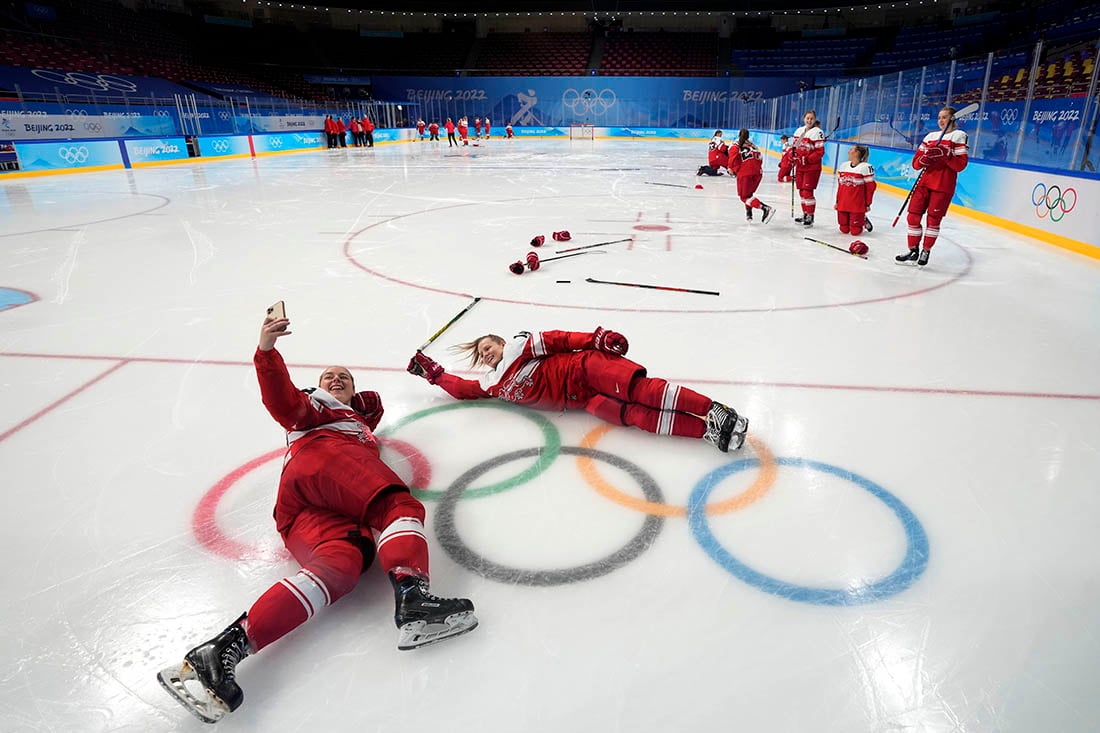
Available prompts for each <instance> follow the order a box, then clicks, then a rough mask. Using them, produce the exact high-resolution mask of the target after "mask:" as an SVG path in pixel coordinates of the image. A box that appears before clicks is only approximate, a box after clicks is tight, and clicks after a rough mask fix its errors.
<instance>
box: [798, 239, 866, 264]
mask: <svg viewBox="0 0 1100 733" xmlns="http://www.w3.org/2000/svg"><path fill="white" fill-rule="evenodd" d="M803 239H807V240H809V241H811V242H814V243H815V244H823V245H825V246H826V247H830V248H832V249H835V250H836V251H837V252H843V253H844V254H846V255H851V256H852V257H858V258H860V259H861V260H865V259H867V255H857V254H856V253H855V252H852V251H851V250H847V249H844V248H843V247H837V246H836V245H835V244H829V243H828V242H822V241H821V240H820V239H814V238H813V237H803Z"/></svg>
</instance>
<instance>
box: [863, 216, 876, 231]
mask: <svg viewBox="0 0 1100 733" xmlns="http://www.w3.org/2000/svg"><path fill="white" fill-rule="evenodd" d="M863 228H864V229H866V230H867V231H868V232H873V231H875V225H874V224H872V223H871V220H870V219H868V218H866V217H865V218H864V219H863Z"/></svg>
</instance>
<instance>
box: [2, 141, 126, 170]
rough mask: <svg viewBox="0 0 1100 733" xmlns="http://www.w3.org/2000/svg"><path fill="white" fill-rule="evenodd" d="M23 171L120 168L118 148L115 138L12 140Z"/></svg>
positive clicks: (120, 160) (120, 154)
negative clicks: (26, 141) (16, 141)
mask: <svg viewBox="0 0 1100 733" xmlns="http://www.w3.org/2000/svg"><path fill="white" fill-rule="evenodd" d="M15 152H16V153H17V154H18V155H19V167H20V169H21V170H23V171H60V170H67V169H72V168H122V167H123V163H122V150H121V149H120V148H119V146H118V142H117V141H115V140H85V141H76V142H64V143H16V144H15Z"/></svg>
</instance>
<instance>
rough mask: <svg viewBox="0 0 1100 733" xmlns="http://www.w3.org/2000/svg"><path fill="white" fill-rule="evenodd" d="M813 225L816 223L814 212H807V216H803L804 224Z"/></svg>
mask: <svg viewBox="0 0 1100 733" xmlns="http://www.w3.org/2000/svg"><path fill="white" fill-rule="evenodd" d="M813 225H814V215H813V214H806V216H804V217H802V226H804V227H812V226H813Z"/></svg>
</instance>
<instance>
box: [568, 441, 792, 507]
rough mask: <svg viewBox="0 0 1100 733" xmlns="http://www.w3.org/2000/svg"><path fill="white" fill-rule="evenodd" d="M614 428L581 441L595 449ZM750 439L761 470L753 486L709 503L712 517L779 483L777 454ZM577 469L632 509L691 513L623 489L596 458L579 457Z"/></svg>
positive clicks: (744, 504)
mask: <svg viewBox="0 0 1100 733" xmlns="http://www.w3.org/2000/svg"><path fill="white" fill-rule="evenodd" d="M612 427H613V426H612V425H601V426H599V427H598V428H595V429H594V430H592V431H591V432H589V433H588V434H587V435H585V436H584V438H583V439H582V440H581V447H582V448H595V447H596V444H597V443H599V442H600V438H602V437H603V436H604V435H606V434H607V433H608V431H610V430H611V428H612ZM748 441H749V445H751V446H752V448H753V450H754V451H756V455H757V456H758V457H759V458H760V473H759V474H758V475H757V477H756V480H755V481H753V482H752V486H750V487H749V488H747V489H745V490H744V491H742V492H741V493H740V494H737V495H736V496H733V497H731V498H729V499H726V500H725V501H720V502H716V503H714V504H707V514H708V515H709V516H712V517H713V516H717V515H719V514H726V513H728V512H735V511H738V510H740V509H744V508H745V507H747V506H748V505H750V504H752V503H753V502H755V501H756V500H757V499H760V498H761V497H763V496H764V494H766V493H768V491H770V490H771V488H772V486H773V485H774V484H775V477H776V474H777V472H778V469H777V468H776V463H775V455H774V454H773V453H772V452H771V451H770V450H769V449H768V446H766V445H764V441H762V440H758V439H757V438H755V437H753V436H751V435H750V436H749V437H748ZM577 469H578V470H579V471H580V472H581V475H582V476H584V478H585V480H587V481H588V483H589V484H591V485H592V488H594V489H595V490H596V492H597V493H599V494H600V495H601V496H604V497H606V498H608V499H611V501H613V502H615V503H617V504H621V505H622V506H625V507H627V508H628V509H634V510H636V511H639V512H643V513H645V514H652V515H654V516H658V517H686V516H687V507H686V506H676V505H673V504H659V503H657V502H652V501H647V500H645V499H639V498H637V497H634V496H630V495H628V494H624V493H623V492H621V491H619V490H618V489H616V488H615V487H614V486H612V485H611V484H609V483H608V482H607V481H605V480H604V479H603V477H602V476H600V474H599V473H598V472H597V471H596V464H595V461H593V460H592V459H591V458H589V457H588V456H577Z"/></svg>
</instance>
